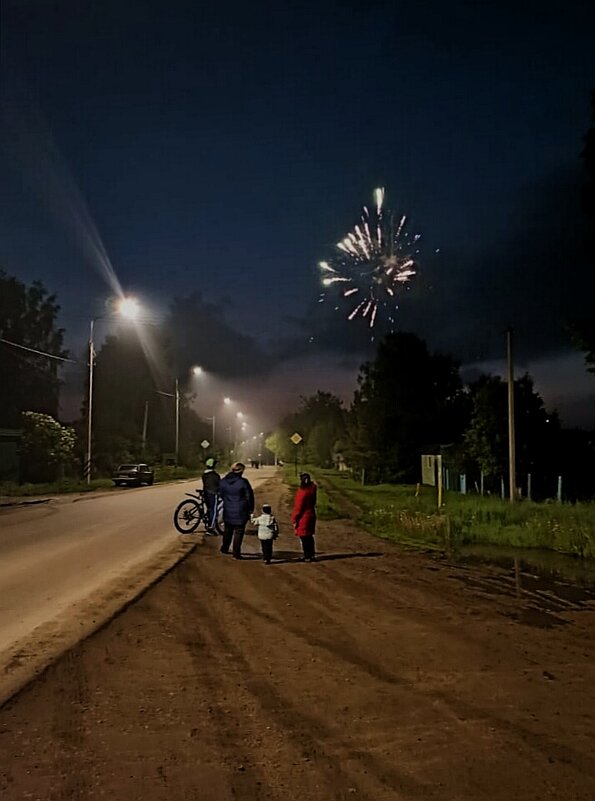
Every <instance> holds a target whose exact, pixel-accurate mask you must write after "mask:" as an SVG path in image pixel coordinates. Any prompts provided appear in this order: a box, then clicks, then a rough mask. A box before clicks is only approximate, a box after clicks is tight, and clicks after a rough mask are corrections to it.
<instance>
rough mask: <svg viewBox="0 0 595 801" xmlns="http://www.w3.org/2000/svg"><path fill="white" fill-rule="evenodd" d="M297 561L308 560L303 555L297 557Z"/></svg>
mask: <svg viewBox="0 0 595 801" xmlns="http://www.w3.org/2000/svg"><path fill="white" fill-rule="evenodd" d="M298 561H299V562H307V561H308V560H307V559H306V557H305V556H300V558H299V559H298Z"/></svg>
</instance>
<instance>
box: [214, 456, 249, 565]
mask: <svg viewBox="0 0 595 801" xmlns="http://www.w3.org/2000/svg"><path fill="white" fill-rule="evenodd" d="M245 469H246V466H245V465H243V464H242V463H241V462H236V463H235V464H234V465H232V466H231V472H229V473H228V474H227V475H226V476H225V478H223V479H221V483H220V484H219V494H220V496H221V499H222V500H223V525H224V529H223V543H222V545H221V548H220V551H221V553H229V546H230V545H231V543H232V540H233V558H234V559H242V540H243V539H244V530H245V528H246V523H247V522H248V521H249V520H250V517H251V515H252V512H253V511H254V492H253V491H252V486H251V485H250V482H249V481H248V479H247V478H244V476H243V473H244V470H245Z"/></svg>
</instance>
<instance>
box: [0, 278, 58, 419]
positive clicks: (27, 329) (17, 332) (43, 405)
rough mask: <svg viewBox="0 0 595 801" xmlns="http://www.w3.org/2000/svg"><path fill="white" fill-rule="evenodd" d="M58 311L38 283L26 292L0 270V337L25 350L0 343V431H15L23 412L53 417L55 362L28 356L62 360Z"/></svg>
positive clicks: (54, 301)
mask: <svg viewBox="0 0 595 801" xmlns="http://www.w3.org/2000/svg"><path fill="white" fill-rule="evenodd" d="M59 310H60V307H59V306H58V304H57V302H56V296H55V295H50V294H49V293H48V291H47V290H46V289H45V287H44V286H43V284H41V283H40V282H39V281H34V282H33V284H31V286H26V285H25V284H24V283H22V281H19V280H18V278H14V277H13V276H10V275H7V274H6V273H5V272H4V271H3V270H0V337H1V338H2V339H5V340H8V342H15V343H17V344H20V345H23V346H24V347H26V348H29V349H30V350H24V349H21V348H18V347H14V346H12V345H8V344H6V343H4V342H0V376H1V377H2V391H1V392H0V427H5V428H14V427H18V426H19V425H20V422H21V412H24V411H34V412H39V413H42V414H49V415H52V416H53V417H55V416H56V415H57V414H58V403H59V394H60V379H59V372H58V370H59V364H60V362H59V361H57V360H54V359H48V358H46V357H44V356H40V355H36V354H35V353H33V352H32V351H35V350H37V351H42V352H45V353H52V354H54V355H56V356H62V357H67V356H68V353H67V352H66V351H65V350H64V348H63V342H64V330H63V329H62V328H59V327H58V326H57V322H56V321H57V317H58V312H59Z"/></svg>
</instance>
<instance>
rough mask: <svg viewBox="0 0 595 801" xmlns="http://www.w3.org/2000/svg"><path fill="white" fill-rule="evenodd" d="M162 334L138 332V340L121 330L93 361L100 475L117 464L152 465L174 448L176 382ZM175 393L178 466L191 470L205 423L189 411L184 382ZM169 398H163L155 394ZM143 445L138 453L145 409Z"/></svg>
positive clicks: (127, 331) (95, 434)
mask: <svg viewBox="0 0 595 801" xmlns="http://www.w3.org/2000/svg"><path fill="white" fill-rule="evenodd" d="M170 363H171V360H170V357H169V354H168V351H167V349H166V343H165V337H164V335H163V332H161V331H159V330H158V329H151V328H148V327H143V329H142V331H141V332H139V334H138V335H137V334H136V333H135V332H134V331H130V330H124V328H123V329H122V331H121V332H120V333H119V334H118V335H112V336H109V337H108V338H107V339H106V341H105V343H104V344H103V346H102V347H101V349H100V350H99V352H98V354H97V358H96V367H95V388H94V415H93V418H94V420H93V422H94V425H93V431H94V453H95V464H96V465H97V466H98V468H99V470H100V471H102V472H105V471H107V470H110V469H111V468H112V467H113V466H114V465H115V464H116V463H117V462H126V461H137V460H139V459H142V458H146V459H150V460H154V459H158V458H160V457H161V455H162V454H163V453H173V452H174V448H175V397H173V396H174V394H175V379H176V375H175V373H174V372H173V371H172V369H171V368H170V367H169V364H170ZM179 392H180V461H181V463H183V464H187V465H192V464H195V463H198V460H199V458H200V456H201V448H200V444H199V443H200V442H201V441H202V440H203V439H204V438H205V436H206V435H207V434H208V433H209V429H208V427H207V425H206V423H205V421H203V420H201V419H200V418H199V417H198V415H197V414H196V413H195V412H194V411H193V410H192V409H191V408H190V407H189V403H188V398H187V395H186V393H185V386H184V384H183V382H181V381H180V383H179ZM160 393H168V395H169V396H168V395H164V394H160ZM147 403H148V426H147V444H146V447H145V452H144V453H143V450H142V431H143V422H144V414H145V405H146V404H147Z"/></svg>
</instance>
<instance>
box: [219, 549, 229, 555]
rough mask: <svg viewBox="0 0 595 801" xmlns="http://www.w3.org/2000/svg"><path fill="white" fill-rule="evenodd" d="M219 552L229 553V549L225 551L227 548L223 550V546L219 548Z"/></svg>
mask: <svg viewBox="0 0 595 801" xmlns="http://www.w3.org/2000/svg"><path fill="white" fill-rule="evenodd" d="M219 553H225V554H227V553H229V551H225V550H223V548H219Z"/></svg>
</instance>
